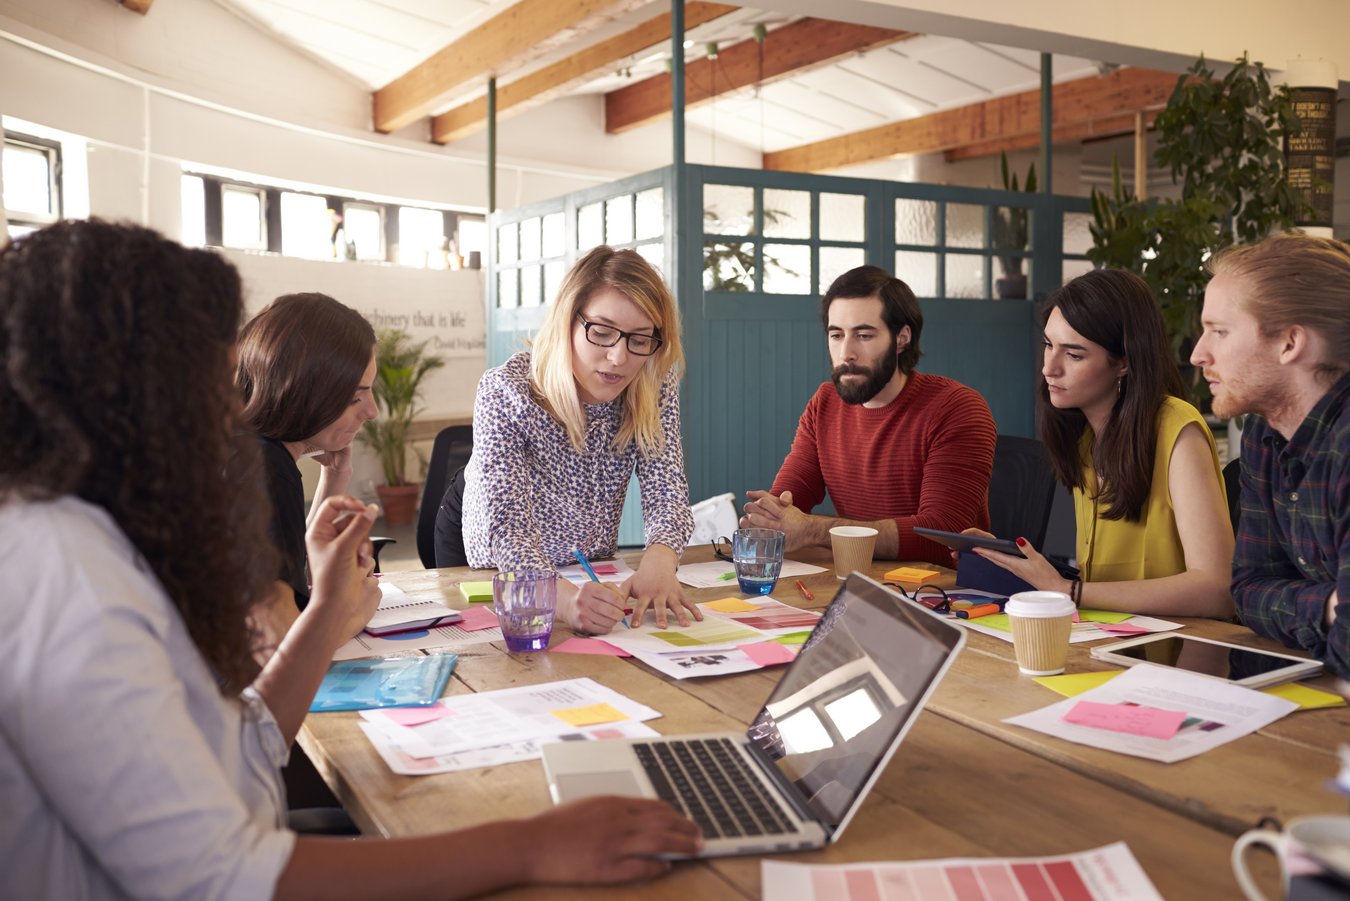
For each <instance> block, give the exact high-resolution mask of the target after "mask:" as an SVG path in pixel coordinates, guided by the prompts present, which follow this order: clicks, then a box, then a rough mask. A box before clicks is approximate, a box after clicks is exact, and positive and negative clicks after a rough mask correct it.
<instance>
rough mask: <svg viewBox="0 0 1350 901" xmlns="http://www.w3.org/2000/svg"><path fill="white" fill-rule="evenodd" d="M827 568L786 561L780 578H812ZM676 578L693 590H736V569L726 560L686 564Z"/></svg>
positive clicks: (678, 570) (678, 571)
mask: <svg viewBox="0 0 1350 901" xmlns="http://www.w3.org/2000/svg"><path fill="white" fill-rule="evenodd" d="M824 571H825V567H823V566H812V565H811V564H809V563H799V562H797V561H796V560H784V561H783V569H782V570H781V571H780V572H779V573H778V578H779V579H780V580H782V579H795V578H797V577H798V576H810V575H814V574H815V573H823V572H824ZM675 578H677V579H679V580H680V581H681V582H683V583H684V584H686V585H688V586H690V587H691V588H726V587H729V588H730V589H731V590H732V591H735V590H736V567H735V566H733V565H732V564H730V563H728V562H727V561H725V560H714V561H712V562H711V563H686V564H685V565H683V566H681V567H680V568H679V569H677V570H675Z"/></svg>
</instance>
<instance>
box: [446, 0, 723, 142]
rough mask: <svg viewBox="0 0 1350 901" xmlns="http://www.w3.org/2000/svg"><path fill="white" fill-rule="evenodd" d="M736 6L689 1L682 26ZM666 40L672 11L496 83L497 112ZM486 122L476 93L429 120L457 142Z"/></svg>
mask: <svg viewBox="0 0 1350 901" xmlns="http://www.w3.org/2000/svg"><path fill="white" fill-rule="evenodd" d="M737 9H739V7H736V6H727V5H725V4H722V3H698V2H695V3H688V4H686V5H685V10H684V25H685V28H686V29H689V28H697V27H698V26H699V25H703V24H706V23H708V22H711V21H712V20H714V19H719V18H721V17H722V16H725V15H727V14H729V13H733V12H735V11H736V10H737ZM668 40H670V13H666V14H665V15H661V16H657V17H656V18H654V19H648V20H647V21H646V22H643V23H642V24H641V25H639V26H638V27H636V28H634V29H632V30H631V31H626V32H624V33H623V34H620V35H615V36H614V37H612V38H610V39H609V40H607V41H601V42H600V43H598V44H595V45H593V46H590V47H587V48H586V49H585V50H582V51H581V52H579V53H575V54H573V55H572V56H569V57H567V58H566V59H562V60H559V61H558V62H556V63H553V64H552V65H549V66H545V67H544V68H542V69H540V70H539V71H537V72H532V73H530V74H529V75H525V76H523V77H521V78H518V79H516V80H515V81H513V82H510V83H509V84H505V85H498V86H497V117H498V119H501V118H503V117H504V116H505V115H515V114H516V113H522V112H524V111H525V110H527V109H530V108H531V107H535V106H539V105H540V104H544V103H547V102H549V101H550V100H554V99H556V98H557V97H560V96H562V95H563V94H566V93H568V92H570V91H572V90H574V89H576V88H578V87H580V86H581V85H583V84H586V83H587V82H590V81H594V80H595V79H596V78H598V77H600V76H601V75H605V74H608V72H609V71H610V69H611V68H612V67H613V66H614V64H615V63H616V62H618V61H619V60H621V59H624V58H625V57H629V56H632V55H634V54H636V53H641V52H642V51H643V50H646V49H648V48H650V47H654V46H656V45H657V44H660V43H662V42H663V41H668ZM486 122H487V98H485V97H480V98H478V99H477V100H471V101H469V102H468V103H465V104H461V105H460V106H457V107H455V108H454V109H452V110H448V111H447V112H444V113H441V114H440V115H439V116H436V117H435V118H434V119H432V120H431V139H432V140H433V141H436V142H437V143H440V144H447V143H449V142H450V141H457V140H459V139H460V138H464V137H467V136H469V135H471V134H473V133H474V132H476V131H478V130H479V129H480V128H483V127H484V126H485V124H486Z"/></svg>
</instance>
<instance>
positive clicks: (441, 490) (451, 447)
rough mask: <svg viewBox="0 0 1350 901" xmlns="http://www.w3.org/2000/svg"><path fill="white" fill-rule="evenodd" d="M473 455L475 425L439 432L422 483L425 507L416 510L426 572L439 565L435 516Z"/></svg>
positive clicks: (421, 551)
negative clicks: (449, 488) (458, 475)
mask: <svg viewBox="0 0 1350 901" xmlns="http://www.w3.org/2000/svg"><path fill="white" fill-rule="evenodd" d="M472 454H473V426H471V425H452V426H446V427H445V428H443V429H441V430H440V431H439V432H438V433H436V441H435V443H434V444H433V445H432V446H431V462H430V463H429V464H428V465H427V478H426V481H425V482H423V483H422V505H421V508H420V509H419V510H418V511H417V556H418V557H419V558H420V559H421V561H422V565H423V566H425V567H426V568H427V569H433V568H435V566H436V513H437V511H439V510H440V507H441V499H442V498H444V497H445V489H446V488H447V487H448V486H449V485H450V480H451V479H452V478H454V475H455V472H456V471H458V470H459V469H460V468H461V467H463V466H464V464H466V463H468V462H469V457H470V456H471V455H472Z"/></svg>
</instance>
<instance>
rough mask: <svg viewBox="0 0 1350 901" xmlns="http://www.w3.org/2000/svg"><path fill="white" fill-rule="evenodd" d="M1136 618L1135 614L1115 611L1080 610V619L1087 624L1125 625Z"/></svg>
mask: <svg viewBox="0 0 1350 901" xmlns="http://www.w3.org/2000/svg"><path fill="white" fill-rule="evenodd" d="M1132 616H1134V614H1133V613H1117V612H1116V611H1114V610H1079V611H1078V618H1079V619H1080V620H1082V621H1083V622H1085V623H1109V624H1114V623H1123V622H1125V620H1127V619H1129V618H1130V617H1132Z"/></svg>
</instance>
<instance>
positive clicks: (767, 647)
mask: <svg viewBox="0 0 1350 901" xmlns="http://www.w3.org/2000/svg"><path fill="white" fill-rule="evenodd" d="M736 647H738V648H740V649H741V650H742V651H744V652H745V656H747V657H749V658H750V659H751V660H753V661H755V662H756V663H758V664H759V665H760V666H776V665H777V664H779V663H791V662H792V661H793V658H795V657H796V656H797V655H796V654H794V653H792V648H790V647H788V646H787V645H784V644H779V643H778V642H776V641H752V642H749V643H747V644H738V645H736Z"/></svg>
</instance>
